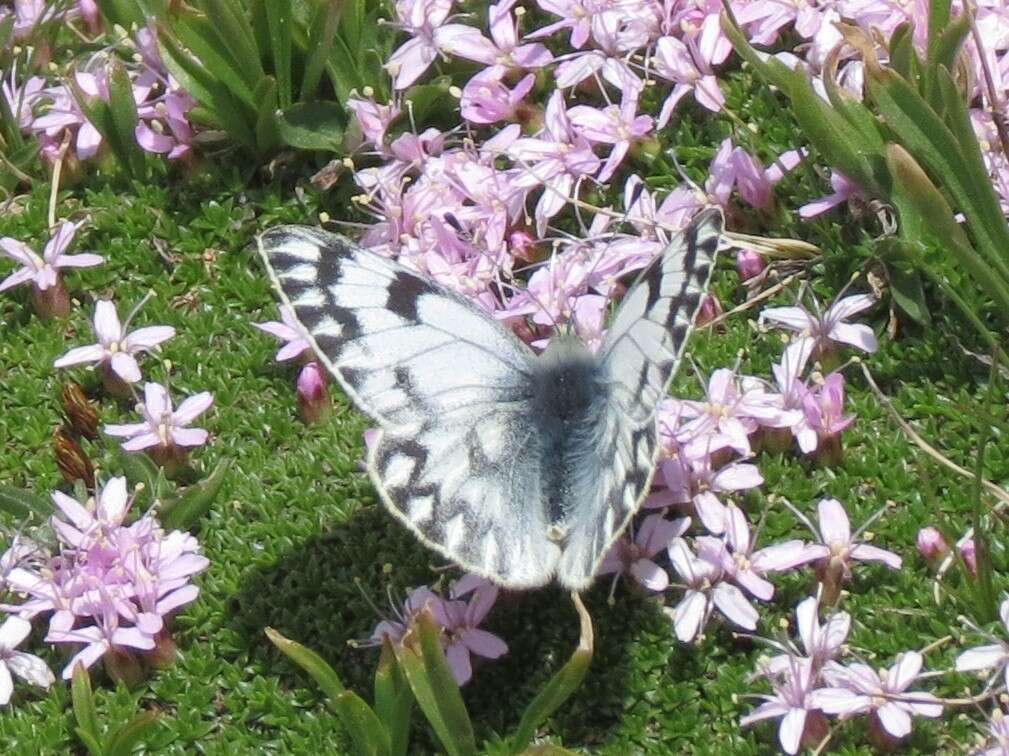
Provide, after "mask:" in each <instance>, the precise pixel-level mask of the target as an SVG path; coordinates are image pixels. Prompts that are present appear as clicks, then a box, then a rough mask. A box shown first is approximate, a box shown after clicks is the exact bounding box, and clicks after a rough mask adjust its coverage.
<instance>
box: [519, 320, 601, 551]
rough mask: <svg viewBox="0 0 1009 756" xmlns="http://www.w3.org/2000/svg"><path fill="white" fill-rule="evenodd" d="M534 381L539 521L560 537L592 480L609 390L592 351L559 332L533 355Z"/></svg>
mask: <svg viewBox="0 0 1009 756" xmlns="http://www.w3.org/2000/svg"><path fill="white" fill-rule="evenodd" d="M533 384H534V387H533V395H534V399H533V406H534V408H535V417H534V420H533V421H534V423H535V424H536V427H537V429H538V431H539V433H538V439H537V450H538V457H539V462H540V470H541V478H540V480H541V482H542V487H543V490H542V494H541V495H542V502H543V506H544V508H545V512H544V520H545V521H546V522H547V523H548V526H549V527H551V528H552V530H553V532H554V533H555V534H557V536H558V538H561V537H562V536H563V533H564V532H565V531H566V530H567V528H566V527H565V522H566V521H567V520H568V519H569V516H570V514H571V511H572V509H573V508H574V507H575V505H576V504H577V502H578V501H580V500H582V497H583V495H584V494H586V493H588V492H589V491H590V490H592V489H593V488H594V487H595V485H596V484H597V480H598V478H597V473H598V469H599V460H598V459H597V457H598V449H599V432H600V428H602V427H603V423H601V422H600V421H601V419H602V416H603V414H604V412H605V409H606V405H607V402H608V401H609V389H608V388H607V385H606V381H605V380H604V377H603V375H602V371H601V370H600V367H599V363H598V360H596V358H595V355H593V354H591V353H590V352H589V351H588V350H586V349H585V347H584V346H583V345H582V343H581V342H579V341H577V340H576V339H573V338H570V339H568V338H563V337H560V338H555V339H554V340H553V341H552V342H551V343H550V347H549V348H548V349H547V351H546V352H544V353H543V354H542V355H541V356H540V358H539V360H537V370H536V372H535V374H534V377H533Z"/></svg>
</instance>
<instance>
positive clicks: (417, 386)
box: [259, 209, 723, 591]
mask: <svg viewBox="0 0 1009 756" xmlns="http://www.w3.org/2000/svg"><path fill="white" fill-rule="evenodd" d="M722 222H723V221H722V214H721V212H720V211H719V210H717V209H710V210H705V211H702V212H701V213H700V214H698V215H697V216H696V218H695V219H694V221H693V222H692V223H691V224H690V226H689V227H688V228H686V229H685V230H684V231H682V232H681V233H679V234H677V235H676V236H675V237H673V238H672V240H671V241H670V242H669V244H668V246H667V247H666V249H665V250H664V251H663V253H662V254H660V255H659V256H657V257H656V258H655V259H654V260H653V261H652V262H651V264H650V265H648V266H647V267H646V268H645V269H644V270H643V271H642V272H641V274H640V275H639V276H638V277H637V279H636V280H635V282H634V283H633V284H632V285H631V286H630V288H629V289H628V290H627V293H626V295H625V296H624V298H623V300H622V302H621V303H620V305H619V307H618V308H617V310H616V313H615V315H614V317H613V319H612V322H611V325H610V328H609V330H608V332H607V333H606V335H605V338H604V339H603V342H602V344H601V346H600V348H599V350H598V351H597V352H596V353H592V352H590V351H589V350H588V349H587V348H586V347H585V346H584V345H583V344H582V343H581V341H579V340H578V339H577V338H576V337H574V336H573V335H565V334H559V335H555V336H554V337H553V338H552V339H551V340H550V342H549V344H548V345H547V348H546V350H545V351H544V352H542V353H541V354H536V353H534V352H533V351H532V349H530V348H529V347H528V346H526V345H525V344H524V343H523V342H522V341H520V340H519V339H518V338H517V337H516V336H515V335H514V334H513V333H512V331H511V330H509V329H508V328H507V327H505V326H504V325H502V324H501V323H500V322H498V321H497V320H495V319H494V318H493V317H492V316H491V315H490V314H489V313H487V312H485V311H484V310H482V309H480V308H479V307H478V306H477V305H475V304H474V303H472V302H471V301H469V300H467V299H465V298H464V297H463V296H461V295H459V294H456V293H455V292H452V291H449V290H448V289H445V288H443V287H442V286H440V285H439V284H437V283H436V282H434V281H432V280H431V279H429V278H426V277H424V276H423V275H421V274H420V273H417V272H415V271H413V270H410V269H408V268H406V267H404V266H402V265H400V264H398V263H397V262H395V261H394V260H392V259H389V258H387V257H383V256H380V255H377V254H375V253H372V252H369V251H368V250H366V249H363V248H361V247H359V246H357V245H355V244H354V243H353V242H351V241H349V240H348V239H346V238H344V237H341V236H337V235H334V234H330V233H327V232H325V231H322V230H319V229H315V228H310V227H307V226H280V227H276V228H273V229H269V230H267V231H266V232H265V233H263V234H262V235H261V236H260V237H259V250H260V254H261V256H262V258H263V261H264V262H265V264H266V268H267V270H268V272H269V276H270V279H271V280H272V283H273V285H274V287H275V288H276V290H277V292H278V294H279V296H280V298H281V300H282V301H283V302H284V303H285V304H287V305H288V306H290V307H291V308H292V310H293V312H294V314H295V316H296V318H297V320H298V322H299V323H300V324H301V326H302V328H303V329H304V331H305V334H306V336H307V338H308V340H309V342H310V343H311V344H312V346H313V348H314V350H315V353H316V355H317V356H318V359H319V360H320V362H322V364H323V365H324V366H325V367H326V368H327V369H328V370H329V372H330V373H332V375H333V377H334V378H335V379H336V380H337V381H338V382H339V384H340V385H341V386H342V388H343V389H344V391H345V392H346V394H347V396H348V397H349V398H350V399H351V400H352V401H353V402H354V404H356V405H357V407H358V408H359V409H360V410H361V411H362V412H364V413H365V414H366V415H368V416H369V417H370V418H372V420H374V421H375V422H376V423H377V424H378V425H379V428H380V432H379V435H378V437H377V439H376V440H375V441H374V443H373V444H372V445H371V449H370V452H369V455H368V472H369V475H370V477H371V480H372V482H373V483H374V485H375V488H376V489H377V491H378V493H379V495H380V497H381V499H382V501H383V502H384V504H385V506H386V508H387V509H388V510H389V511H390V512H391V513H392V514H393V515H394V516H395V517H396V518H397V519H399V520H400V521H401V522H402V523H403V524H404V525H406V526H407V527H408V528H409V529H410V530H412V531H413V533H414V534H415V535H416V536H417V537H418V538H419V539H420V540H421V541H422V542H423V543H424V544H425V545H427V546H428V547H430V548H432V549H434V550H435V551H437V552H439V553H440V554H442V555H443V556H444V557H446V558H447V559H449V560H451V561H454V562H456V563H457V564H459V565H461V566H462V567H463V568H465V569H467V570H470V571H472V572H475V573H477V574H479V575H482V576H484V577H486V578H489V579H490V580H492V581H494V582H496V583H498V584H500V585H502V586H505V587H509V588H533V587H537V586H542V585H545V584H547V583H550V582H551V581H552V580H555V579H556V580H557V581H558V582H559V583H560V584H561V585H563V586H564V587H566V588H568V589H570V590H574V591H581V590H583V589H585V588H586V587H587V586H588V585H589V584H590V583H591V581H592V578H593V576H594V575H595V572H596V570H597V569H598V567H599V565H600V563H601V561H602V559H603V557H604V556H605V555H606V553H607V551H608V550H609V548H610V547H611V546H612V545H613V543H614V541H616V539H617V538H619V536H620V534H621V533H622V532H623V530H624V529H625V528H626V527H627V524H628V523H629V522H630V520H631V518H632V517H633V515H634V513H635V512H636V511H637V509H638V506H639V505H640V503H641V501H642V499H643V498H644V497H645V495H646V494H647V493H648V490H649V488H650V486H651V481H652V476H653V474H654V471H655V465H656V462H657V457H658V454H659V442H658V428H657V410H658V406H659V403H660V401H661V400H662V399H663V397H664V396H665V395H666V391H667V388H668V385H669V383H670V381H671V380H672V377H673V375H674V374H675V372H676V369H677V367H678V366H679V363H680V362H681V359H682V356H683V350H684V347H685V344H686V342H687V338H688V336H689V335H690V332H691V329H692V327H693V322H694V318H695V316H696V314H697V310H698V308H699V307H700V304H701V300H702V299H703V297H704V295H705V293H706V291H707V287H708V283H709V280H710V278H711V272H712V269H713V266H714V258H715V254H716V250H717V247H718V242H719V238H720V236H721V233H722Z"/></svg>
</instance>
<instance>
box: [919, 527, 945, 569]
mask: <svg viewBox="0 0 1009 756" xmlns="http://www.w3.org/2000/svg"><path fill="white" fill-rule="evenodd" d="M918 553H919V554H921V555H922V556H923V557H924V558H925V561H927V562H938V561H940V560H942V558H943V557H944V556H946V554H947V553H949V544H948V543H946V539H945V538H943V535H942V533H941V532H940V531H939V530H938V529H937V528H933V527H932V526H931V525H929V526H928V527H926V528H922V529H921V530H919V531H918Z"/></svg>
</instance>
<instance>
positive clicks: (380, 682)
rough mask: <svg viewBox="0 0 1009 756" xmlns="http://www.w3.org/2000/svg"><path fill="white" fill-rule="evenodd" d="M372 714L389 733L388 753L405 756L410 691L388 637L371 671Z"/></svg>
mask: <svg viewBox="0 0 1009 756" xmlns="http://www.w3.org/2000/svg"><path fill="white" fill-rule="evenodd" d="M375 713H376V714H377V715H378V718H379V719H380V720H382V723H383V724H384V725H385V728H386V730H387V731H388V733H389V749H390V753H391V754H392V756H405V754H406V749H407V746H408V745H409V741H410V718H411V714H412V713H413V693H412V692H411V690H410V685H409V683H408V682H407V681H406V677H404V676H403V671H402V670H401V669H400V668H399V663H398V662H397V661H396V652H395V651H394V650H393V647H392V641H391V640H389V638H388V637H386V639H385V641H384V642H383V644H382V655H381V656H380V657H379V660H378V668H377V669H376V670H375Z"/></svg>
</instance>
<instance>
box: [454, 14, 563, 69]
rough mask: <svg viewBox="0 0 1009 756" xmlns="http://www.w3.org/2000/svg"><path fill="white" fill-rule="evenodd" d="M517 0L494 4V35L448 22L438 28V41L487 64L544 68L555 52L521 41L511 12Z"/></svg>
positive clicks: (467, 57)
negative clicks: (487, 34) (486, 35)
mask: <svg viewBox="0 0 1009 756" xmlns="http://www.w3.org/2000/svg"><path fill="white" fill-rule="evenodd" d="M514 6H515V0H502V2H500V3H496V4H492V5H491V6H490V9H489V11H488V15H489V17H490V35H491V39H487V38H486V37H485V36H483V35H482V34H481V33H480V31H479V30H478V29H474V28H473V27H472V26H465V25H463V24H448V25H446V26H443V27H442V28H441V29H439V31H438V44H439V46H440V48H441V50H442V51H443V52H447V53H450V54H452V55H456V56H458V57H460V58H466V59H467V60H473V61H476V62H477V63H483V64H484V65H487V66H501V67H503V68H505V69H509V68H542V67H543V66H546V65H549V64H550V63H551V62H552V61H553V57H554V56H553V54H551V52H550V51H549V50H548V49H547V48H546V47H544V46H543V45H541V44H538V43H536V44H528V45H519V44H518V25H517V24H516V23H515V16H514V14H513V13H512V12H511V10H512V8H513V7H514Z"/></svg>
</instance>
